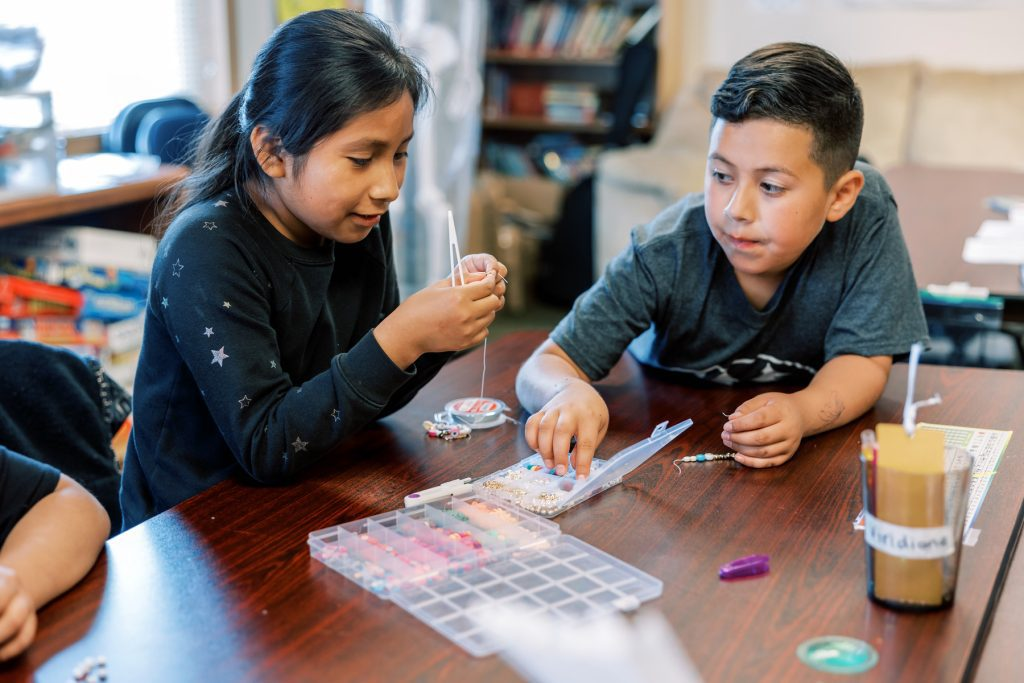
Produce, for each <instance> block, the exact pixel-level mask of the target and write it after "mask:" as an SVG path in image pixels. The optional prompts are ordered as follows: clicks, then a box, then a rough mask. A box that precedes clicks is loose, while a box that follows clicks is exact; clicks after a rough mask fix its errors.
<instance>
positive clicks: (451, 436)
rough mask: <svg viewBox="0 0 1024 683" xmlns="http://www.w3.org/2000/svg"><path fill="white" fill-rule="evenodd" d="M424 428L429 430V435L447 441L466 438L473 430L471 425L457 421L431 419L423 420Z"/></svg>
mask: <svg viewBox="0 0 1024 683" xmlns="http://www.w3.org/2000/svg"><path fill="white" fill-rule="evenodd" d="M423 429H425V430H426V431H427V436H430V437H433V438H435V439H444V440H445V441H454V440H455V439H465V438H466V437H467V436H469V435H470V434H471V433H472V432H473V429H472V428H471V427H470V426H469V425H462V424H457V423H455V422H431V421H429V420H424V421H423Z"/></svg>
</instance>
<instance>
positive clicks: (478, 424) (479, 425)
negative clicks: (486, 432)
mask: <svg viewBox="0 0 1024 683" xmlns="http://www.w3.org/2000/svg"><path fill="white" fill-rule="evenodd" d="M506 410H508V406H507V405H505V402H504V401H499V400H498V399H496V398H485V397H483V396H479V397H474V398H457V399H455V400H454V401H449V402H448V403H447V404H446V405H445V407H444V411H445V412H446V413H447V414H448V415H449V416H450V418H451V420H452V421H456V422H461V423H463V424H467V425H469V426H470V427H472V428H473V429H490V428H491V427H497V426H498V425H500V424H503V423H504V422H505V420H506V419H507V418H506V416H505V411H506Z"/></svg>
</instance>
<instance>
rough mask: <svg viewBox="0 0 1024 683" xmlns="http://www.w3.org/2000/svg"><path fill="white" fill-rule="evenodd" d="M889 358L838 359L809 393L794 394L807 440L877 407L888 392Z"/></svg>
mask: <svg viewBox="0 0 1024 683" xmlns="http://www.w3.org/2000/svg"><path fill="white" fill-rule="evenodd" d="M891 367H892V358H890V357H889V356H874V357H871V358H868V357H865V356H854V355H846V356H837V357H835V358H833V359H832V360H830V361H829V362H828V363H825V365H823V366H822V367H821V370H819V371H818V373H817V374H816V375H815V377H814V379H813V380H812V381H811V383H810V384H809V385H808V386H807V388H806V389H803V390H801V391H798V392H796V393H795V394H793V396H794V398H796V399H797V401H798V402H799V404H800V411H801V414H802V415H803V421H804V436H810V435H811V434H818V433H820V432H826V431H828V430H830V429H835V428H836V427H841V426H842V425H845V424H847V423H849V422H851V421H853V420H855V419H857V418H858V417H860V416H861V415H863V414H864V413H865V412H866V411H867V410H868V409H869V408H871V406H873V405H874V404H875V403H876V402H877V401H878V398H879V397H880V396H881V395H882V391H883V390H884V389H885V383H886V381H887V380H888V378H889V370H890V368H891Z"/></svg>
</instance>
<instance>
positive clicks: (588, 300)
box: [516, 43, 927, 477]
mask: <svg viewBox="0 0 1024 683" xmlns="http://www.w3.org/2000/svg"><path fill="white" fill-rule="evenodd" d="M711 113H712V116H713V123H712V127H711V135H710V142H709V152H708V165H707V173H706V175H705V183H704V194H703V196H700V195H690V196H688V197H685V198H684V199H682V200H681V201H679V202H678V203H677V204H675V205H674V206H672V207H670V208H668V209H666V210H665V211H664V212H663V213H662V214H661V215H660V216H658V217H657V218H655V219H654V220H653V221H652V222H651V223H650V224H648V225H646V226H643V227H640V228H638V229H636V230H635V231H634V232H633V235H632V242H631V245H630V246H629V247H628V248H627V249H626V250H624V251H623V252H622V253H621V254H619V256H617V257H616V258H615V260H613V261H612V263H610V264H609V266H608V268H607V269H606V270H605V272H604V275H603V276H602V278H601V279H600V280H599V281H598V282H597V283H596V284H595V285H594V286H593V287H591V288H590V290H588V291H587V292H585V293H584V294H583V295H581V297H580V298H579V299H578V300H577V301H576V304H575V305H574V307H573V310H572V312H571V313H569V315H567V316H566V317H565V318H564V319H563V320H562V321H561V322H560V323H559V324H558V326H557V327H556V328H555V330H554V331H553V332H552V333H551V337H550V338H549V339H548V340H547V341H545V342H544V343H543V344H542V345H541V346H540V348H538V349H537V350H536V351H535V352H534V354H533V356H532V357H531V358H530V359H529V360H527V362H526V363H525V364H524V366H523V367H522V369H521V370H520V371H519V375H518V377H517V378H516V392H517V394H518V396H519V399H520V402H521V403H522V405H523V406H524V407H525V408H526V409H527V410H530V411H534V414H533V415H532V416H531V417H530V419H529V420H528V421H527V424H526V440H527V442H528V443H529V444H530V446H531V447H533V448H535V449H537V450H538V452H540V454H541V455H542V456H543V457H544V461H545V464H546V465H547V466H548V467H555V468H556V470H557V471H558V472H559V473H564V471H565V468H566V466H567V462H568V456H567V454H568V452H569V449H570V439H571V438H572V437H575V438H576V447H575V456H574V464H575V466H576V472H577V477H586V476H587V475H588V474H589V472H590V462H591V460H592V458H593V455H594V450H595V448H596V447H597V445H598V444H599V443H600V442H601V440H602V439H603V438H604V434H605V431H606V430H607V427H608V408H607V406H606V405H605V403H604V401H603V399H602V398H601V396H600V394H598V392H597V391H596V390H595V389H594V387H593V386H592V385H591V382H593V381H596V380H599V379H601V378H603V377H604V376H605V375H607V374H608V371H609V370H610V369H611V368H612V366H613V365H614V364H615V363H616V362H617V361H618V359H619V357H620V356H621V354H622V351H623V350H625V349H626V347H627V346H628V347H629V349H630V351H631V353H632V354H633V355H634V356H635V357H636V358H637V359H638V360H639V361H640V362H641V363H643V364H645V365H648V366H651V367H653V368H655V369H657V370H658V371H660V372H662V373H663V374H666V375H669V376H673V377H675V378H678V379H681V380H684V381H689V382H692V383H697V384H700V383H705V384H706V383H708V382H711V383H719V384H726V385H734V384H739V383H753V384H756V383H767V382H772V383H776V382H786V383H797V384H801V385H805V387H804V388H802V389H800V390H799V391H795V392H794V393H780V392H770V393H762V394H760V395H758V396H755V397H754V398H751V399H750V400H748V401H746V402H744V403H742V404H741V405H739V406H738V407H737V408H736V409H735V410H734V411H733V412H732V414H730V415H729V416H728V417H727V420H726V423H725V425H724V427H723V430H722V441H723V443H724V444H725V446H726V447H727V448H729V449H731V450H733V451H735V452H736V460H737V461H738V462H740V463H742V464H744V465H747V466H750V467H769V466H773V465H781V464H782V463H784V462H786V461H787V460H789V459H790V458H791V457H793V454H794V453H796V450H797V447H798V446H799V445H800V441H801V439H802V438H803V437H805V436H808V435H811V434H816V433H819V432H823V431H826V430H829V429H832V428H835V427H839V426H840V425H843V424H846V423H848V422H850V421H851V420H853V419H855V418H857V417H859V416H860V415H861V414H863V413H864V412H865V411H866V410H867V409H868V408H869V407H871V406H872V405H873V404H874V403H875V401H877V399H878V397H879V396H880V395H881V392H882V390H883V388H884V387H885V383H886V380H887V378H888V375H889V370H890V368H891V366H892V357H893V356H894V355H898V354H904V353H906V352H907V351H908V349H909V348H910V345H911V344H912V343H913V342H915V341H919V340H922V339H924V338H925V337H926V335H927V328H926V325H925V320H924V313H923V310H922V307H921V303H920V299H919V297H918V293H917V288H916V285H915V282H914V275H913V272H912V271H911V267H910V259H909V257H908V255H907V250H906V245H905V244H904V242H903V237H902V235H901V233H900V227H899V222H898V219H897V216H896V204H895V202H894V200H893V198H892V194H891V192H890V190H889V188H888V186H887V185H886V184H885V181H884V180H883V179H882V177H881V175H880V174H879V173H878V172H877V171H875V170H873V169H872V168H870V167H869V166H867V165H863V164H860V163H857V162H856V160H857V154H858V151H859V147H860V136H861V129H862V127H863V118H864V115H863V105H862V103H861V99H860V93H859V91H858V89H857V86H856V84H855V83H854V82H853V79H852V77H851V76H850V74H849V72H848V71H847V70H846V68H845V67H844V66H843V65H842V63H841V62H839V60H838V59H836V58H835V57H834V56H833V55H831V54H829V53H828V52H826V51H824V50H822V49H820V48H817V47H814V46H811V45H805V44H799V43H781V44H776V45H769V46H767V47H764V48H761V49H759V50H756V51H755V52H753V53H751V54H749V55H747V56H746V57H744V58H743V59H741V60H740V61H739V62H737V63H736V64H735V65H734V66H733V67H732V69H731V70H730V72H729V75H728V76H727V77H726V79H725V81H724V82H723V83H722V85H721V86H720V87H719V89H718V91H717V92H716V93H715V95H714V97H713V98H712V101H711Z"/></svg>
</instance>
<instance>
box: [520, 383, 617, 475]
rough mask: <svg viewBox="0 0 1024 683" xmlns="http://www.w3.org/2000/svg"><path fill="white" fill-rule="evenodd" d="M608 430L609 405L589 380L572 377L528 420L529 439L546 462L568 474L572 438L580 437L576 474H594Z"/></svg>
mask: <svg viewBox="0 0 1024 683" xmlns="http://www.w3.org/2000/svg"><path fill="white" fill-rule="evenodd" d="M607 431H608V406H607V405H606V404H605V402H604V399H603V398H601V395H600V394H599V393H597V390H596V389H594V387H593V386H591V385H590V384H589V383H587V382H585V381H583V380H579V379H571V380H569V381H568V382H567V383H566V385H565V387H564V388H563V389H562V390H561V391H559V392H558V393H557V394H555V395H554V396H553V397H552V398H551V400H550V401H548V402H547V403H546V404H545V405H544V407H543V408H541V409H540V410H538V411H537V412H536V413H534V414H533V415H531V416H530V419H528V420H527V421H526V429H525V436H526V443H528V444H529V445H530V447H531V448H533V449H535V450H536V451H537V452H538V453H540V455H541V457H542V458H544V466H545V467H548V468H551V467H554V468H555V470H556V474H558V475H562V474H565V472H566V469H567V468H568V466H569V447H570V445H569V444H570V441H571V440H572V438H573V437H576V448H575V450H574V451H573V464H574V465H575V467H576V478H577V479H585V478H586V477H588V476H589V475H590V463H591V461H592V460H593V459H594V451H595V449H596V448H597V445H598V444H599V443H601V441H602V440H603V439H604V435H605V432H607Z"/></svg>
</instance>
